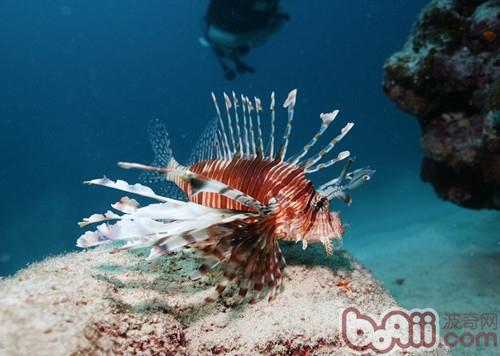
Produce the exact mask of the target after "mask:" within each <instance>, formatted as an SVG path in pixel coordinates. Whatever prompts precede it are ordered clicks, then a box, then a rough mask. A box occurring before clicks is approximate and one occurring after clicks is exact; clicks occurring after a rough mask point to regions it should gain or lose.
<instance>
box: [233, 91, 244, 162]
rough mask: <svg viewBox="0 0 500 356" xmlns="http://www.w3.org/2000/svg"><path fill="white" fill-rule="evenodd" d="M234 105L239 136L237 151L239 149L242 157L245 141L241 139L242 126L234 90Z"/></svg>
mask: <svg viewBox="0 0 500 356" xmlns="http://www.w3.org/2000/svg"><path fill="white" fill-rule="evenodd" d="M232 94H233V107H234V117H235V119H234V120H235V121H236V135H237V136H238V140H237V141H236V142H237V148H236V151H238V153H239V155H240V157H243V141H242V139H241V128H240V118H239V116H238V107H239V104H238V99H237V98H236V94H235V93H234V91H233V93H232Z"/></svg>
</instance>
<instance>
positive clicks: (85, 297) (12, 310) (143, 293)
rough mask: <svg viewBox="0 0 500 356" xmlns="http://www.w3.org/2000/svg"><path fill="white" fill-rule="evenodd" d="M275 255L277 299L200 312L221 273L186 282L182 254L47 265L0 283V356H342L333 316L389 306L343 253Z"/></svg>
mask: <svg viewBox="0 0 500 356" xmlns="http://www.w3.org/2000/svg"><path fill="white" fill-rule="evenodd" d="M284 252H285V253H286V255H287V259H288V264H289V265H288V267H287V269H286V272H287V276H286V278H285V283H286V284H285V290H284V291H283V292H282V293H281V294H280V295H279V296H278V298H277V299H276V300H274V301H273V302H271V303H268V302H267V301H266V300H263V301H260V302H258V303H256V304H243V305H240V306H235V305H233V304H232V303H233V300H234V298H233V297H231V296H230V295H228V296H225V297H224V298H222V299H220V300H218V301H217V302H215V303H211V304H206V303H205V302H204V299H205V297H206V296H207V295H209V294H210V292H211V291H212V290H213V288H214V287H213V286H214V285H216V284H217V283H218V282H219V281H220V279H221V278H222V277H221V273H219V272H217V271H216V272H215V273H214V274H213V275H210V274H209V275H207V276H204V277H202V278H200V279H193V278H190V277H192V276H193V275H195V274H196V271H197V268H198V267H199V265H200V261H199V260H197V259H196V258H195V256H193V253H192V252H189V251H186V252H182V253H177V254H175V255H171V256H168V257H166V258H160V259H158V260H157V261H155V262H153V263H145V262H144V256H138V255H136V254H130V253H115V254H110V253H109V252H108V251H106V250H99V249H97V250H91V251H86V252H81V253H71V254H67V255H64V256H60V257H55V258H50V259H47V260H45V261H43V262H41V263H38V264H34V265H32V266H30V267H28V268H26V269H24V270H22V271H20V272H18V273H17V274H16V275H15V276H13V277H10V278H6V279H3V280H0V320H1V321H2V323H1V326H0V354H1V355H30V354H36V355H174V354H175V355H209V354H228V355H260V354H264V355H351V354H353V353H352V352H351V350H350V349H349V348H348V347H347V345H346V343H345V342H344V341H343V339H342V338H341V333H340V330H339V324H340V323H339V314H340V310H341V309H343V308H345V307H347V306H354V307H358V308H359V309H360V310H363V311H365V312H366V313H370V314H372V315H374V316H380V315H381V313H382V312H384V311H387V310H388V309H389V308H391V307H394V306H396V305H397V304H396V302H395V301H394V299H393V298H392V297H391V296H390V295H389V294H388V293H387V292H385V290H384V288H383V287H382V286H381V285H380V283H379V282H377V280H376V279H375V278H374V277H373V276H372V275H371V273H370V272H368V271H367V270H366V269H365V268H363V267H362V266H360V265H359V264H358V263H357V262H356V261H354V260H353V259H352V257H351V256H350V255H349V254H347V253H346V252H344V251H337V254H336V255H335V256H334V257H326V256H324V251H321V248H320V249H316V248H314V247H309V248H308V249H307V250H306V251H303V250H302V249H301V248H300V247H299V246H296V245H293V246H291V247H290V248H286V249H285V251H284ZM404 354H405V355H410V354H413V352H406V353H404ZM447 354H448V350H447V348H446V347H443V346H439V348H437V349H436V350H433V351H429V352H427V353H418V355H447Z"/></svg>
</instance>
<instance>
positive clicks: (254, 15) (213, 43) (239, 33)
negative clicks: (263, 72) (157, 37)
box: [200, 0, 289, 79]
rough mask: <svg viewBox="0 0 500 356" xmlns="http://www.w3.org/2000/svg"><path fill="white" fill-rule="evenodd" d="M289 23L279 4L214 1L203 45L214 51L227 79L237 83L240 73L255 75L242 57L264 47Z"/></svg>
mask: <svg viewBox="0 0 500 356" xmlns="http://www.w3.org/2000/svg"><path fill="white" fill-rule="evenodd" d="M288 19H289V15H288V14H285V13H281V12H280V11H279V0H211V1H210V4H209V6H208V9H207V13H206V15H205V18H204V19H203V37H202V38H200V42H201V43H202V44H203V45H204V46H207V47H211V48H212V49H213V51H214V53H215V56H216V57H217V60H218V61H219V63H220V64H221V66H222V69H223V70H224V75H225V77H226V78H227V79H234V78H235V77H236V73H240V74H241V73H247V72H254V71H255V70H254V68H253V67H250V66H249V65H247V64H246V63H245V62H243V60H242V59H241V56H243V55H246V54H247V53H249V52H250V48H252V47H256V46H258V45H260V44H262V43H264V42H265V40H266V39H267V38H268V37H269V36H271V35H272V34H273V33H274V32H276V31H277V30H278V29H279V28H280V27H281V26H282V24H283V23H284V22H285V21H287V20H288ZM231 61H232V62H233V63H234V69H233V68H231V65H230V62H231Z"/></svg>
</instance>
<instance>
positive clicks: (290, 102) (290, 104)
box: [277, 89, 297, 161]
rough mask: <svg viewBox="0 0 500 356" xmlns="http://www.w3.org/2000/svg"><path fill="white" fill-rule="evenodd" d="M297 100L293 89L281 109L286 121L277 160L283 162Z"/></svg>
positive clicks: (295, 91)
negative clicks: (286, 114)
mask: <svg viewBox="0 0 500 356" xmlns="http://www.w3.org/2000/svg"><path fill="white" fill-rule="evenodd" d="M296 100H297V89H293V90H292V91H291V92H290V93H288V96H287V98H286V100H285V103H284V104H283V108H285V109H287V112H288V120H287V123H286V127H285V133H284V134H283V143H282V145H281V148H280V151H279V153H278V157H277V158H278V159H279V160H280V161H283V160H284V159H285V156H286V151H287V149H288V142H289V140H290V133H291V132H292V123H293V114H294V112H295V102H296Z"/></svg>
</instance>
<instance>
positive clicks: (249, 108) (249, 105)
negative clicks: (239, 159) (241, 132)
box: [245, 97, 257, 157]
mask: <svg viewBox="0 0 500 356" xmlns="http://www.w3.org/2000/svg"><path fill="white" fill-rule="evenodd" d="M245 103H246V106H247V112H248V130H249V132H250V137H249V139H250V155H252V156H253V157H255V155H256V154H257V151H256V144H255V132H254V127H253V116H252V113H253V111H254V108H253V105H252V102H251V101H250V99H248V97H245Z"/></svg>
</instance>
